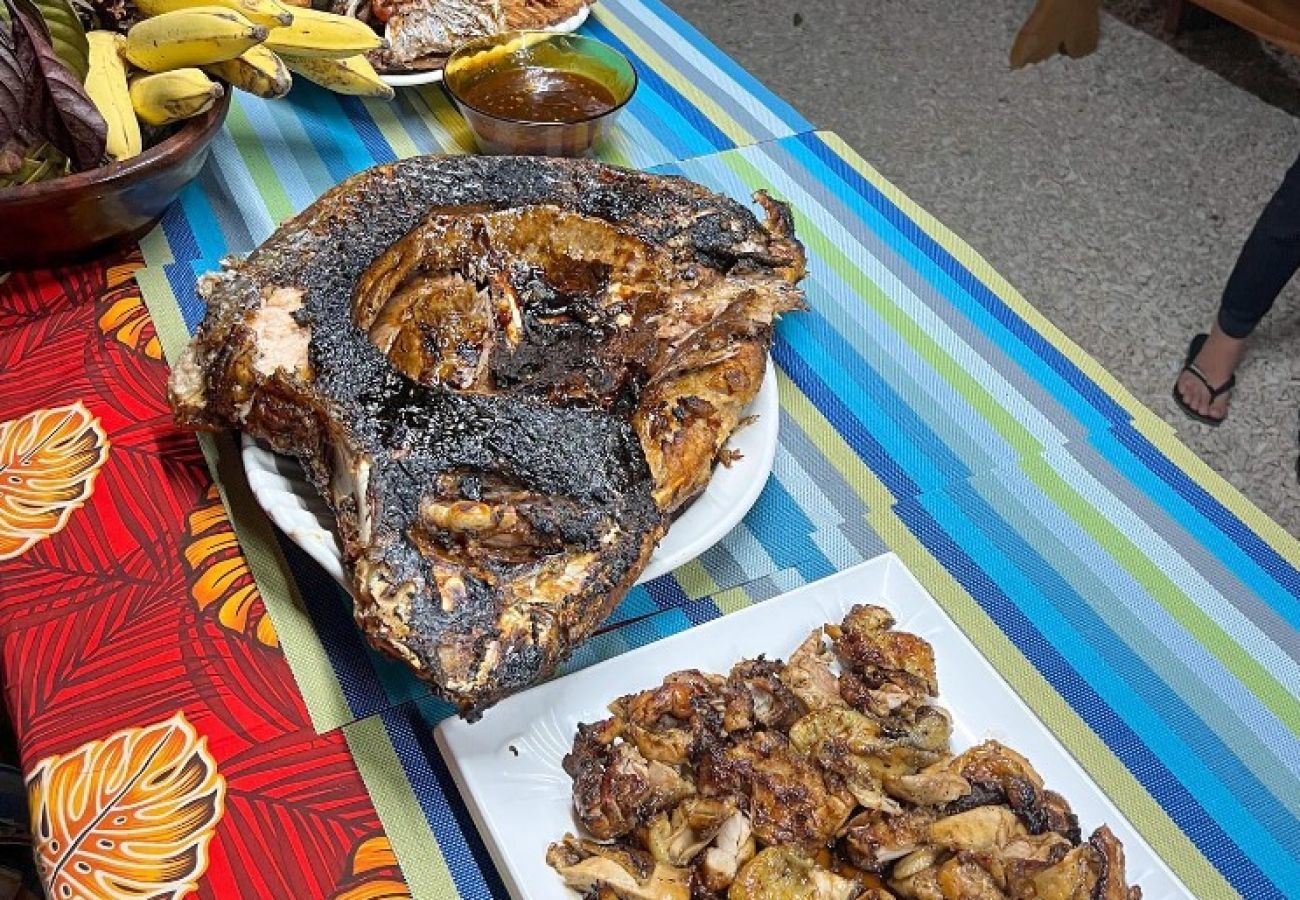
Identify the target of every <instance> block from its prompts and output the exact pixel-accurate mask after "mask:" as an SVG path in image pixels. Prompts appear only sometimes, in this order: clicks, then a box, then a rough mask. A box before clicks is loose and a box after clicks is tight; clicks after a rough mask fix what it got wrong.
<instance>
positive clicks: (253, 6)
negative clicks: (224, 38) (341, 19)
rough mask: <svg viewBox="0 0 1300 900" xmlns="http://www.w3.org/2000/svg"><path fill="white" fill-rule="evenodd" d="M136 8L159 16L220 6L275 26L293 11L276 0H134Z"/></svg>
mask: <svg viewBox="0 0 1300 900" xmlns="http://www.w3.org/2000/svg"><path fill="white" fill-rule="evenodd" d="M135 6H136V9H138V10H140V12H141V13H142V14H143V15H146V16H160V15H162V14H163V13H168V12H175V11H176V10H178V9H193V8H194V7H196V6H220V7H223V8H225V9H231V10H234V11H235V12H237V13H239V14H240V15H242V16H243V17H244V18H245V19H247V20H248V21H250V22H252V23H253V24H254V25H265V26H266V27H267V28H275V27H276V26H278V25H288V24H289V23H290V22H292V21H293V12H292V11H291V10H289V9H286V8H285V7H283V6H281V5H280V4H279V3H278V2H277V0H135Z"/></svg>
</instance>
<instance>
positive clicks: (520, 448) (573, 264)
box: [170, 157, 804, 715]
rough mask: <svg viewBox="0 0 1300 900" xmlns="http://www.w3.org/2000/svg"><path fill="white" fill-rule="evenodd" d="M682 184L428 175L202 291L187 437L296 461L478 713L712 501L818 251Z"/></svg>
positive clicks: (437, 669) (338, 199) (357, 581)
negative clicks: (207, 435)
mask: <svg viewBox="0 0 1300 900" xmlns="http://www.w3.org/2000/svg"><path fill="white" fill-rule="evenodd" d="M758 200H759V203H760V204H761V205H762V206H764V207H765V208H766V212H767V215H766V221H764V222H760V221H759V220H758V219H757V218H755V216H754V215H753V214H752V213H751V212H750V211H749V210H748V209H747V208H745V207H743V206H741V205H740V204H737V203H735V202H733V201H731V200H728V199H727V198H724V197H721V196H719V195H717V194H714V193H712V192H710V191H708V190H706V189H704V188H702V187H700V186H698V185H695V184H693V183H691V182H689V181H686V180H684V179H680V178H669V177H663V176H654V175H647V174H643V173H637V172H630V171H626V170H622V169H616V168H612V167H609V166H604V165H600V164H598V163H593V162H587V161H575V160H544V159H531V158H511V157H419V158H413V159H408V160H404V161H402V162H398V163H393V164H391V165H386V166H380V167H377V168H374V169H371V170H368V171H366V172H363V173H361V174H359V175H357V176H354V177H353V178H351V179H349V180H348V181H346V182H344V183H343V184H341V185H339V186H338V187H336V188H334V189H333V190H331V191H329V192H328V193H326V194H325V195H324V196H322V197H321V198H320V200H318V201H317V202H316V203H314V204H313V205H312V206H311V207H309V208H308V209H307V210H305V211H304V212H303V213H302V214H300V215H299V216H297V217H296V218H294V219H292V220H291V221H289V222H287V223H285V224H284V225H283V226H282V227H281V228H280V229H279V230H278V231H276V233H275V234H274V235H272V236H271V238H269V239H268V240H267V241H266V242H265V243H264V244H263V245H262V246H261V247H259V248H258V249H257V250H256V251H254V252H253V253H252V254H251V255H250V256H249V257H248V258H247V259H245V260H243V261H240V262H232V263H230V264H228V265H227V266H225V267H224V268H223V270H222V271H221V272H219V273H215V274H213V275H209V276H206V277H205V278H204V279H203V280H202V282H201V284H200V291H201V293H202V294H203V296H204V297H205V299H206V300H207V303H208V310H207V315H206V317H205V319H204V320H203V322H202V323H201V324H200V326H199V328H198V330H197V332H196V334H195V337H194V339H193V341H192V342H191V344H190V346H189V347H188V348H187V349H186V351H185V353H184V355H183V356H182V357H181V359H180V360H178V362H177V365H176V367H175V369H174V370H173V374H172V378H171V382H170V396H171V400H172V404H173V407H174V409H175V412H176V417H177V420H178V422H180V423H182V424H184V425H188V426H190V427H195V428H209V429H215V428H229V427H235V428H240V429H243V430H245V431H247V432H249V433H250V434H253V435H255V436H257V437H259V438H261V439H263V440H265V441H267V442H269V443H270V444H271V445H272V446H273V447H275V449H276V450H278V451H280V452H284V453H290V454H293V455H295V456H297V457H298V458H299V459H300V460H301V461H302V463H303V465H304V468H305V469H306V471H307V472H308V474H309V476H310V478H311V479H312V481H313V482H314V484H315V485H316V487H317V488H318V489H319V490H320V491H321V493H322V495H323V496H324V497H325V499H326V500H327V501H328V502H329V504H330V505H331V507H332V508H333V509H334V512H335V515H336V518H337V521H338V528H339V532H340V538H341V543H342V545H343V551H344V561H345V566H346V568H347V571H348V573H349V576H350V578H351V581H352V585H353V594H354V597H355V599H356V618H357V621H358V624H359V626H360V627H361V629H362V630H363V631H364V632H365V633H366V635H367V637H368V639H369V640H370V641H371V643H372V644H374V645H375V646H376V647H377V648H379V649H381V650H383V651H385V652H387V653H389V654H392V655H394V656H396V657H398V658H400V659H402V660H404V661H405V662H406V663H407V664H409V665H410V666H411V668H412V669H414V670H415V672H416V673H417V674H418V675H419V676H420V677H422V678H424V679H425V680H426V681H428V682H429V684H430V685H432V687H433V688H434V690H435V691H437V692H438V693H439V694H440V695H442V696H443V697H445V698H447V699H449V700H451V701H452V702H454V703H455V704H456V705H457V706H458V708H459V709H460V710H461V711H462V713H464V714H466V715H474V714H476V713H477V712H478V711H479V710H481V709H483V708H484V707H486V706H487V705H490V704H491V703H493V702H495V701H496V700H498V699H500V698H501V697H503V696H505V695H507V694H509V693H512V692H514V691H516V690H519V689H521V688H524V687H527V686H528V685H530V684H533V683H535V682H536V681H538V680H540V679H542V678H544V677H546V676H547V675H548V674H550V673H551V672H552V671H554V669H555V667H556V666H557V665H558V664H559V663H560V662H561V661H562V660H563V659H564V658H565V657H567V655H568V654H569V653H570V652H571V651H572V649H573V648H574V647H575V646H576V645H577V644H578V643H580V642H581V641H582V640H583V639H585V638H586V637H587V636H589V635H590V634H591V633H592V631H594V630H595V628H596V627H597V626H598V625H599V623H600V622H601V621H603V620H604V619H605V618H606V617H607V616H608V614H609V613H610V612H611V611H612V609H613V607H614V606H615V605H616V604H617V602H618V601H619V599H621V597H622V596H623V595H624V594H625V593H626V592H627V590H628V589H629V588H630V586H631V585H632V584H633V583H634V582H635V580H636V578H637V576H638V575H639V574H640V572H641V571H642V570H643V569H644V567H645V564H646V562H647V561H648V560H649V557H650V554H651V553H652V552H653V550H654V547H655V545H656V543H657V542H658V540H659V539H660V537H662V535H663V533H664V532H665V530H666V529H667V527H668V524H669V522H670V520H671V516H672V515H673V514H674V512H676V511H677V510H678V509H680V508H681V507H682V506H683V505H685V504H686V503H688V502H689V501H690V500H691V499H692V498H693V497H694V496H696V495H697V494H698V493H699V491H701V490H702V489H703V488H704V486H705V485H706V484H707V481H708V477H709V473H710V472H711V470H712V467H713V464H714V462H715V460H716V459H717V457H718V454H719V452H720V451H721V450H722V449H723V446H724V444H725V442H726V439H727V437H728V436H729V435H730V434H731V432H732V430H733V429H734V428H735V427H736V426H737V424H738V422H739V419H740V414H741V411H742V410H743V409H744V407H745V406H746V405H747V404H748V403H749V401H750V400H751V399H752V398H753V396H754V394H755V393H756V392H757V390H758V386H759V384H760V383H761V381H762V375H763V370H764V366H765V365H766V356H767V349H768V346H769V344H770V342H771V336H772V324H773V321H774V319H775V317H776V316H778V315H780V314H781V313H783V312H786V311H789V310H792V309H797V308H798V307H799V306H800V305H801V303H802V294H801V292H800V291H799V289H798V286H797V282H798V280H799V279H800V278H801V277H802V275H803V272H804V258H803V251H802V248H801V247H800V245H799V244H798V242H797V241H796V240H795V239H794V236H793V226H792V222H791V219H790V215H789V211H788V209H787V208H786V207H785V206H784V205H782V204H779V203H777V202H776V201H773V200H771V199H770V198H767V197H766V196H765V195H760V196H759V198H758Z"/></svg>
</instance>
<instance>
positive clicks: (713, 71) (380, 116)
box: [142, 0, 812, 324]
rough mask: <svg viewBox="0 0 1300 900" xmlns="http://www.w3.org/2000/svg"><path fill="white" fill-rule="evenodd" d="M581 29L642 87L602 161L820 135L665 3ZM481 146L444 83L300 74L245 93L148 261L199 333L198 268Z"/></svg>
mask: <svg viewBox="0 0 1300 900" xmlns="http://www.w3.org/2000/svg"><path fill="white" fill-rule="evenodd" d="M581 33H583V34H587V35H590V36H592V37H595V38H597V39H599V40H602V41H605V42H606V43H609V44H611V45H612V46H614V47H615V48H617V49H618V50H620V51H622V52H623V53H625V54H626V55H627V56H628V57H629V58H630V59H631V60H632V63H633V65H634V66H635V67H636V70H637V74H638V76H639V78H640V85H639V87H638V89H637V92H636V94H635V95H634V96H633V98H632V101H631V102H630V103H629V104H628V105H627V107H626V108H625V109H624V110H623V111H622V112H621V113H620V115H619V118H618V120H617V123H616V125H615V127H614V128H613V129H611V132H610V134H609V135H608V136H607V137H606V138H605V139H604V140H603V141H602V142H601V143H600V144H599V145H598V146H597V147H596V148H595V155H596V156H597V157H599V158H600V159H602V160H604V161H606V162H611V163H615V164H617V165H625V166H631V167H634V168H649V167H651V166H655V165H659V164H661V163H666V162H672V161H675V160H680V159H687V158H689V157H692V156H699V155H702V154H706V153H714V152H716V151H719V150H726V149H730V148H732V147H738V146H744V145H746V144H752V143H757V142H760V141H765V140H771V139H773V138H779V137H785V136H788V135H791V134H797V133H800V132H803V131H808V130H810V129H811V127H812V126H811V125H809V124H808V122H807V121H805V120H804V119H803V117H802V116H800V115H799V114H798V113H796V112H795V111H794V110H793V109H792V108H791V107H790V106H789V105H788V104H786V103H785V101H783V100H781V99H780V98H779V97H777V96H776V95H775V94H773V93H772V92H771V91H769V90H768V89H767V88H765V87H764V86H763V85H762V84H760V83H759V82H758V81H757V80H755V79H754V77H753V76H752V75H749V74H748V73H747V72H745V71H744V70H743V69H741V68H740V67H739V66H737V65H736V64H735V63H734V62H732V61H731V60H730V59H729V58H727V56H726V55H725V54H723V53H722V52H720V51H719V50H718V49H717V48H716V47H714V46H713V45H712V44H710V43H709V42H708V41H707V40H706V39H705V38H704V37H703V36H702V35H701V34H700V33H699V32H698V31H696V30H695V29H694V28H692V27H691V26H690V25H689V24H687V23H686V22H685V21H683V20H682V19H681V18H680V17H679V16H677V14H676V13H674V12H673V11H672V10H670V9H668V8H667V7H666V6H664V5H663V4H662V3H660V2H658V0H599V2H597V3H596V4H595V5H594V7H593V10H592V14H591V16H590V18H588V20H587V23H586V24H585V25H583V26H582V28H581ZM473 150H474V144H473V138H472V136H471V135H470V133H469V131H468V129H467V127H466V125H465V122H464V120H463V119H462V118H461V117H460V115H459V113H457V112H456V111H455V109H454V108H453V107H452V105H451V103H450V101H449V100H448V98H447V96H446V94H445V92H444V91H443V89H442V86H441V85H438V84H432V85H425V86H423V87H418V88H403V89H401V90H399V91H398V92H397V99H396V100H394V101H392V102H387V101H380V100H362V99H359V98H356V97H345V96H342V95H339V94H332V93H330V92H328V91H326V90H323V89H321V88H318V87H316V86H315V85H313V84H311V83H309V82H305V81H303V80H302V79H298V80H297V81H296V82H295V86H294V89H293V92H292V93H291V94H290V96H289V102H285V101H284V100H261V99H259V98H257V97H253V96H251V95H249V94H245V93H242V92H237V93H236V94H235V95H234V101H233V102H232V104H231V108H230V114H229V117H228V119H227V121H226V127H225V128H224V129H223V130H222V131H221V133H220V134H219V135H218V137H217V138H216V139H215V140H214V141H213V144H212V162H211V163H210V164H209V165H207V166H206V167H205V168H204V169H203V172H202V173H201V174H200V175H199V177H198V178H197V179H196V180H195V181H194V183H192V184H191V185H190V186H189V187H188V188H186V190H185V191H184V192H182V194H181V198H180V202H179V203H177V204H175V205H173V206H172V208H171V209H170V210H169V211H168V213H167V215H166V216H165V217H164V219H163V221H162V227H161V228H158V229H155V230H154V231H153V232H152V233H151V234H150V235H149V236H148V237H147V238H146V239H145V240H144V241H143V242H142V247H143V249H144V253H145V262H146V263H147V264H148V265H149V266H166V267H168V272H169V274H172V278H171V281H170V288H171V289H172V290H173V291H174V292H175V299H176V300H177V301H178V302H179V303H180V305H181V308H182V310H183V312H184V313H185V316H186V320H187V321H189V322H191V324H192V323H193V319H194V316H196V315H201V313H202V310H201V308H200V307H199V306H198V305H196V302H195V299H194V293H193V292H194V287H193V281H194V279H193V273H194V272H195V271H199V272H203V271H207V270H208V269H211V268H213V267H214V266H215V264H216V263H217V261H219V260H220V259H221V258H222V257H223V256H225V255H227V254H230V253H237V254H243V253H247V252H249V251H250V250H252V249H253V248H254V247H255V246H257V245H258V244H259V243H261V242H262V241H263V240H265V239H266V237H267V236H268V235H270V233H271V232H272V231H273V230H274V229H275V227H276V226H277V225H279V223H280V222H282V221H283V220H284V219H286V218H288V217H289V216H291V215H293V214H294V213H296V212H298V211H299V210H301V209H302V208H303V207H305V206H306V205H307V204H309V203H311V202H312V201H313V200H315V199H316V198H317V197H318V196H320V194H322V193H323V192H324V191H326V190H327V189H329V188H331V187H333V186H334V185H335V184H337V183H338V182H340V181H342V180H343V179H344V178H346V177H347V176H349V175H352V174H354V173H356V172H359V171H360V170H362V169H365V168H368V167H370V166H372V165H375V164H377V163H384V162H391V161H392V160H394V159H400V158H404V157H408V156H415V155H417V154H422V153H469V152H473ZM156 289H161V285H159V286H158V287H157V288H156Z"/></svg>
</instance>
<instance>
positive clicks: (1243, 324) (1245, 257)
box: [1219, 159, 1300, 338]
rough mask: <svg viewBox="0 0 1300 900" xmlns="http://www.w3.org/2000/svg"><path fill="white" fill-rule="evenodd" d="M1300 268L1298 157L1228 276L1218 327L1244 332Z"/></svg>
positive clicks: (1233, 332)
mask: <svg viewBox="0 0 1300 900" xmlns="http://www.w3.org/2000/svg"><path fill="white" fill-rule="evenodd" d="M1297 269H1300V159H1297V160H1296V161H1295V163H1293V164H1292V166H1291V168H1290V169H1289V170H1288V171H1287V173H1286V177H1285V178H1283V179H1282V185H1281V187H1279V188H1278V189H1277V193H1276V194H1274V195H1273V199H1272V200H1270V201H1268V206H1265V207H1264V211H1263V212H1262V213H1260V215H1259V221H1258V222H1256V223H1255V227H1254V229H1252V230H1251V232H1250V237H1248V238H1246V244H1245V246H1244V247H1242V248H1241V255H1240V256H1238V257H1237V264H1236V265H1235V266H1233V268H1232V274H1231V275H1229V276H1228V284H1227V286H1226V287H1225V288H1224V289H1223V301H1222V302H1221V304H1220V305H1219V328H1221V329H1222V330H1223V333H1224V334H1226V335H1228V337H1234V338H1244V337H1246V336H1248V335H1249V334H1250V333H1251V332H1252V331H1254V330H1255V326H1256V325H1258V324H1259V322H1260V320H1261V319H1263V318H1264V316H1265V315H1267V314H1268V311H1269V310H1270V309H1272V308H1273V301H1274V300H1276V299H1277V295H1278V294H1280V293H1281V292H1282V288H1283V287H1285V286H1286V283H1287V282H1288V281H1290V280H1291V276H1292V275H1294V274H1295V273H1296V270H1297Z"/></svg>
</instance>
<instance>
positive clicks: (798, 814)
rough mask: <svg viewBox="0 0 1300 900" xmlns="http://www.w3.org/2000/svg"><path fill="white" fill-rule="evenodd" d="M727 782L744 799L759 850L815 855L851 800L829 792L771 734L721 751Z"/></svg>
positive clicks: (800, 757) (804, 760) (807, 763)
mask: <svg viewBox="0 0 1300 900" xmlns="http://www.w3.org/2000/svg"><path fill="white" fill-rule="evenodd" d="M725 755H726V758H727V762H728V764H729V765H730V766H731V767H732V771H733V777H734V778H736V780H737V781H738V782H739V785H740V790H741V791H742V792H743V793H745V794H748V798H749V817H750V824H751V826H752V827H753V829H754V836H755V837H756V838H757V839H758V840H759V841H761V842H762V843H764V844H783V845H787V846H795V847H805V848H808V849H810V850H811V849H815V848H817V847H820V846H823V845H825V844H826V843H828V842H829V841H830V840H831V839H832V838H833V837H834V836H835V835H836V833H837V832H838V831H839V830H840V828H841V826H843V825H844V822H845V820H846V819H848V817H849V814H850V813H851V812H852V811H853V797H852V795H850V794H849V793H848V792H847V791H844V790H842V789H841V790H832V789H831V788H829V787H828V786H827V784H826V782H825V781H824V780H823V778H822V775H821V772H820V771H819V770H818V767H817V766H816V765H815V764H814V763H813V762H812V761H811V760H810V759H809V758H808V757H806V756H805V755H804V754H802V753H799V752H798V751H797V750H796V749H795V748H794V747H792V746H791V744H790V741H789V740H788V739H787V738H786V737H785V736H784V735H782V734H781V733H780V732H776V731H758V732H755V733H753V734H751V735H748V736H746V737H745V738H743V739H741V740H740V741H738V742H736V743H735V744H733V745H732V746H731V747H729V748H728V749H727V751H726V754H725Z"/></svg>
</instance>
